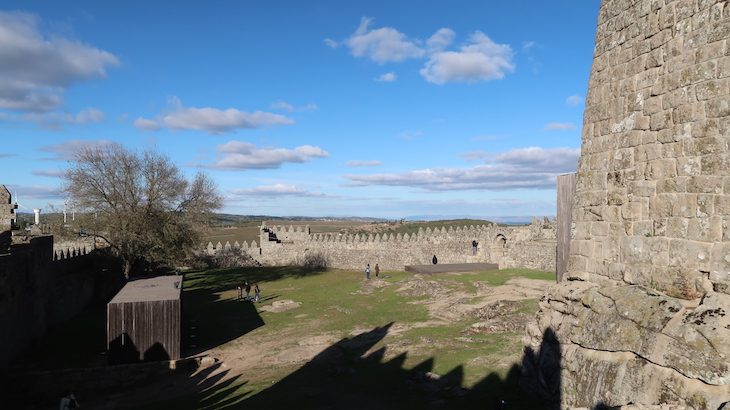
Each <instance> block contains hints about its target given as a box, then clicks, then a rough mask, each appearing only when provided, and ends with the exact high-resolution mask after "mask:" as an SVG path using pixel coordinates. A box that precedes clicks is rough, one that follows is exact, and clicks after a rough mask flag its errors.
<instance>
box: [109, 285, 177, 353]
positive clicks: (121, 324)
mask: <svg viewBox="0 0 730 410" xmlns="http://www.w3.org/2000/svg"><path fill="white" fill-rule="evenodd" d="M182 281H183V276H177V275H175V276H159V277H155V278H148V279H138V280H134V281H131V282H129V283H127V285H125V286H124V288H122V290H120V291H119V293H117V295H116V296H115V297H114V298H113V299H112V300H111V302H109V303H108V304H107V348H108V349H109V360H110V362H111V363H112V364H121V363H134V362H138V361H140V360H142V361H158V360H176V359H179V358H180V329H181V323H180V322H181V299H180V296H181V291H182Z"/></svg>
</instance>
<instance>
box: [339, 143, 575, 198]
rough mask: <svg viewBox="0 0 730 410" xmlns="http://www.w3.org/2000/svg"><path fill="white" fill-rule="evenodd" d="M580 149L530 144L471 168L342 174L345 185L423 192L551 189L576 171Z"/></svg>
mask: <svg viewBox="0 0 730 410" xmlns="http://www.w3.org/2000/svg"><path fill="white" fill-rule="evenodd" d="M579 157H580V150H579V149H570V148H554V149H542V148H539V147H530V148H524V149H516V150H513V151H509V152H506V153H503V154H498V155H496V156H494V157H493V158H491V159H488V160H487V161H485V162H489V163H488V164H485V165H477V166H475V167H473V168H463V169H453V168H452V169H443V168H435V169H425V170H416V171H411V172H405V173H400V174H373V175H353V174H350V175H344V177H345V178H347V179H350V180H351V181H353V182H351V183H349V184H348V186H369V185H388V186H409V187H414V188H421V189H424V190H426V191H454V190H475V189H476V190H495V191H497V190H514V189H520V188H526V189H554V188H555V177H556V176H557V175H559V174H564V173H567V172H575V170H576V168H577V164H578V158H579Z"/></svg>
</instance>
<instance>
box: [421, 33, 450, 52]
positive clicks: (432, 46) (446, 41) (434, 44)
mask: <svg viewBox="0 0 730 410" xmlns="http://www.w3.org/2000/svg"><path fill="white" fill-rule="evenodd" d="M455 37H456V32H454V30H452V29H450V28H440V29H438V30H437V31H436V32H435V33H434V34H433V35H432V36H431V37H430V38H429V39H428V40H426V47H427V48H428V52H429V53H437V52H441V51H443V50H444V49H445V48H446V47H448V46H450V45H451V43H453V42H454V38H455Z"/></svg>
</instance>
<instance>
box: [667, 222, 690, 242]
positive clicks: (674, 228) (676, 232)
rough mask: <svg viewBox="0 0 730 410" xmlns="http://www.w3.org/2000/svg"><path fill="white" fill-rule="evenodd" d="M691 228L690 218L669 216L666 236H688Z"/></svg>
mask: <svg viewBox="0 0 730 410" xmlns="http://www.w3.org/2000/svg"><path fill="white" fill-rule="evenodd" d="M688 230H689V219H687V218H685V217H679V218H668V219H667V229H666V236H667V237H669V238H686V237H687V232H688Z"/></svg>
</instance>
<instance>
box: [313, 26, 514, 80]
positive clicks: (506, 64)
mask: <svg viewBox="0 0 730 410" xmlns="http://www.w3.org/2000/svg"><path fill="white" fill-rule="evenodd" d="M371 23H372V19H370V18H367V17H363V18H362V20H361V22H360V26H359V27H358V28H357V30H355V33H353V34H352V35H351V36H350V37H349V38H347V39H345V40H344V41H342V44H344V45H345V46H347V47H348V48H349V49H350V54H352V55H353V56H355V57H363V58H369V59H371V60H373V61H375V62H377V63H379V64H385V63H390V62H394V63H397V62H402V61H405V60H407V59H422V58H426V59H427V62H426V63H425V65H424V68H423V69H421V70H420V74H421V76H423V78H424V79H426V81H428V82H431V83H434V84H446V83H451V82H466V83H475V82H479V81H489V80H497V79H501V78H504V76H505V73H506V72H508V71H513V70H514V64H513V63H512V56H513V52H512V48H511V47H510V46H509V45H506V44H497V43H495V42H494V41H492V40H491V39H490V38H489V37H488V36H487V35H485V34H484V33H482V32H480V31H476V32H474V33H473V34H472V35H471V36H470V37H469V42H468V43H467V44H465V45H462V46H461V47H459V48H458V49H457V50H456V51H447V48H448V47H449V46H450V45H451V44H452V43H453V41H454V39H455V37H456V33H455V32H454V31H453V30H451V29H449V28H441V29H439V30H437V31H436V32H435V33H434V34H433V35H432V36H431V37H430V38H428V39H427V40H426V41H425V42H424V41H422V40H419V39H409V38H408V37H407V36H406V35H405V34H403V33H401V32H399V31H398V30H396V29H394V28H392V27H382V28H377V29H374V28H370V25H371ZM325 43H326V44H327V45H329V46H330V47H332V48H333V49H335V48H337V47H338V46H339V44H340V43H338V42H336V41H334V40H331V39H325ZM424 43H425V44H424ZM380 78H381V80H380V81H387V80H385V79H384V78H383V77H382V76H381V77H380Z"/></svg>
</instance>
